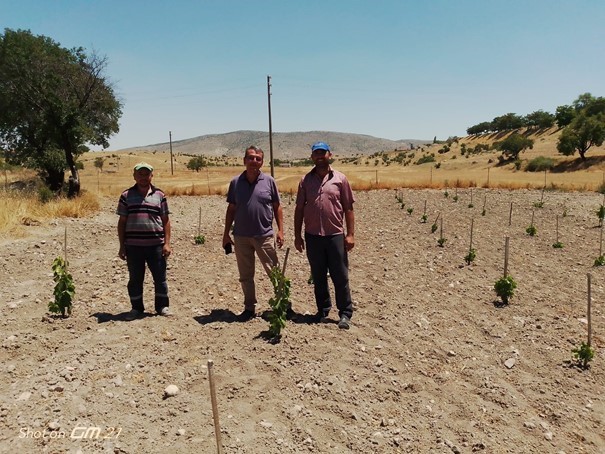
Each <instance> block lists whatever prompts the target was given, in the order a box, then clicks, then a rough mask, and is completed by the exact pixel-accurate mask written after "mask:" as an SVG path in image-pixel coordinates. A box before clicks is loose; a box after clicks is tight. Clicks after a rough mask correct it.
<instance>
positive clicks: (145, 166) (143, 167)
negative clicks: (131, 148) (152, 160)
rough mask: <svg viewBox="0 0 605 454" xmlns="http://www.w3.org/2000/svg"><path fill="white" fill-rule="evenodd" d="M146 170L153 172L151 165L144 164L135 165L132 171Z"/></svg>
mask: <svg viewBox="0 0 605 454" xmlns="http://www.w3.org/2000/svg"><path fill="white" fill-rule="evenodd" d="M141 169H148V170H149V171H150V172H153V167H152V166H151V164H147V163H146V162H139V163H138V164H135V166H134V170H141Z"/></svg>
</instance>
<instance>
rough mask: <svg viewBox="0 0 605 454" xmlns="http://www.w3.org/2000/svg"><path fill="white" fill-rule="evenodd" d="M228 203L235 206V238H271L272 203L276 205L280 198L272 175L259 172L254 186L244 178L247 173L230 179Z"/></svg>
mask: <svg viewBox="0 0 605 454" xmlns="http://www.w3.org/2000/svg"><path fill="white" fill-rule="evenodd" d="M227 202H228V203H233V204H235V225H234V227H233V234H234V235H238V236H248V237H260V238H265V237H268V236H272V235H273V217H274V213H273V204H275V203H277V204H279V203H280V198H279V192H278V191H277V185H276V184H275V180H274V179H273V177H272V176H271V175H267V174H265V173H263V172H260V173H259V175H258V178H257V179H256V181H254V182H253V183H250V182H249V181H248V179H247V178H246V172H243V173H242V174H241V175H239V176H237V177H235V178H233V180H231V183H230V184H229V192H228V193H227Z"/></svg>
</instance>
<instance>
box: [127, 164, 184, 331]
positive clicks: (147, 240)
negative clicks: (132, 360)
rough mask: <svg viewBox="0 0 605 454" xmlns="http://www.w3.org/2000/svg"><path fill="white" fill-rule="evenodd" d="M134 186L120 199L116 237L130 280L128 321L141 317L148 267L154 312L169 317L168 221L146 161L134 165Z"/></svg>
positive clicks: (151, 168)
mask: <svg viewBox="0 0 605 454" xmlns="http://www.w3.org/2000/svg"><path fill="white" fill-rule="evenodd" d="M133 176H134V180H135V182H136V183H135V185H134V186H133V187H131V188H129V189H127V190H125V191H124V192H122V195H121V196H120V201H119V202H118V209H117V211H116V212H117V214H118V215H119V216H120V219H119V220H118V238H119V240H120V251H119V253H118V255H119V257H120V258H121V259H122V260H126V263H127V265H128V273H129V275H130V279H129V281H128V295H129V296H130V303H131V305H132V310H131V311H130V312H129V313H128V315H127V317H126V318H127V319H129V320H134V319H135V318H139V317H141V316H143V313H144V311H145V306H144V304H143V281H144V279H145V265H147V266H148V267H149V271H151V275H152V277H153V284H154V288H155V310H156V312H157V313H158V314H160V315H171V312H170V310H169V308H168V306H169V301H168V284H167V283H166V258H167V257H168V256H169V255H170V253H171V252H172V250H171V249H170V218H169V216H168V215H169V210H168V203H167V202H166V195H165V194H164V193H163V192H162V191H161V190H160V189H158V188H156V187H155V186H154V185H152V184H151V179H152V178H153V167H152V166H151V165H149V164H147V163H146V162H140V163H138V164H136V165H135V166H134V173H133Z"/></svg>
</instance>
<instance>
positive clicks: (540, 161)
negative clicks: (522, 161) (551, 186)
mask: <svg viewBox="0 0 605 454" xmlns="http://www.w3.org/2000/svg"><path fill="white" fill-rule="evenodd" d="M554 166H555V160H554V159H552V158H547V157H546V156H538V157H536V158H534V159H532V160H531V161H529V162H528V163H527V165H526V166H525V170H526V171H527V172H544V171H545V170H552V169H553V168H554Z"/></svg>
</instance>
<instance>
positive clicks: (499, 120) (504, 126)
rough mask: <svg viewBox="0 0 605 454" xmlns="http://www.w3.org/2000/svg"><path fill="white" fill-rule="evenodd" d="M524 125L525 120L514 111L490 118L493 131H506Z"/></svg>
mask: <svg viewBox="0 0 605 454" xmlns="http://www.w3.org/2000/svg"><path fill="white" fill-rule="evenodd" d="M523 126H525V120H524V119H523V118H522V117H520V116H519V115H517V114H515V113H507V114H505V115H501V116H499V117H496V118H494V119H493V120H492V127H493V129H494V131H508V130H510V129H518V128H521V127H523Z"/></svg>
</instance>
